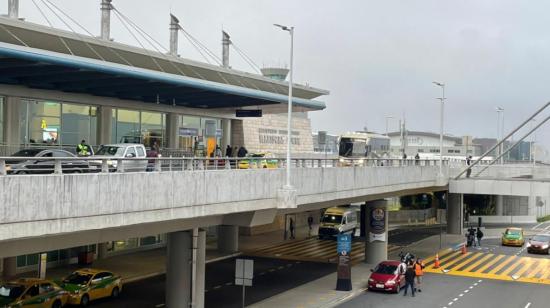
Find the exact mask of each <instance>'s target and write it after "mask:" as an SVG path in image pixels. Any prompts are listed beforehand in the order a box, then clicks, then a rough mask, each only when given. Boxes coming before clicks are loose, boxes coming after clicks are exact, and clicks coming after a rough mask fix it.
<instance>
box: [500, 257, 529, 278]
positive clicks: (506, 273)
mask: <svg viewBox="0 0 550 308" xmlns="http://www.w3.org/2000/svg"><path fill="white" fill-rule="evenodd" d="M518 260H519V262H515V263H514V264H512V265H510V266H509V267H508V268H507V269H505V270H504V271H503V272H502V273H500V274H498V275H504V276H508V274H510V273H511V272H512V271H513V270H515V269H516V268H518V267H519V266H521V265H523V264H525V260H524V259H523V258H521V257H518V258H516V261H518Z"/></svg>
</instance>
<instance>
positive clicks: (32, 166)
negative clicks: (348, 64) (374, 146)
mask: <svg viewBox="0 0 550 308" xmlns="http://www.w3.org/2000/svg"><path fill="white" fill-rule="evenodd" d="M290 161H291V166H292V167H293V168H336V167H343V168H346V167H380V168H381V167H402V166H438V165H439V160H422V159H418V160H415V159H370V158H349V159H347V158H346V159H341V158H339V159H333V158H330V159H323V158H298V159H291V160H290ZM443 164H444V165H447V161H443ZM285 167H286V159H284V158H263V157H218V158H195V157H144V158H135V157H131V158H126V157H125V158H122V157H104V156H101V157H95V156H89V157H0V175H17V174H52V173H53V174H64V173H109V172H146V171H148V172H169V171H193V170H226V169H235V170H246V169H278V168H285Z"/></svg>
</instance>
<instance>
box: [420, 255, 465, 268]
mask: <svg viewBox="0 0 550 308" xmlns="http://www.w3.org/2000/svg"><path fill="white" fill-rule="evenodd" d="M459 254H460V251H456V252H451V253H449V254H446V255H444V256H442V257H440V258H439V263H440V264H441V266H443V265H445V264H444V263H445V262H446V261H447V260H448V259H450V258H453V257H455V256H458V255H459ZM425 263H427V262H425ZM434 265H435V264H431V265H429V266H426V269H433V267H434Z"/></svg>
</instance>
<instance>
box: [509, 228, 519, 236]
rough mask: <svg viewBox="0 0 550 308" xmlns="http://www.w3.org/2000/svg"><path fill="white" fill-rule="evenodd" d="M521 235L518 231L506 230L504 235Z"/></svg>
mask: <svg viewBox="0 0 550 308" xmlns="http://www.w3.org/2000/svg"><path fill="white" fill-rule="evenodd" d="M520 234H521V231H519V230H510V229H508V230H506V235H520Z"/></svg>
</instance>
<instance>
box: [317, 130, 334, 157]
mask: <svg viewBox="0 0 550 308" xmlns="http://www.w3.org/2000/svg"><path fill="white" fill-rule="evenodd" d="M311 136H312V138H313V151H314V152H316V153H327V154H338V135H333V134H327V135H326V140H325V144H324V145H322V144H321V145H320V144H319V133H318V132H314V133H312V134H311Z"/></svg>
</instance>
